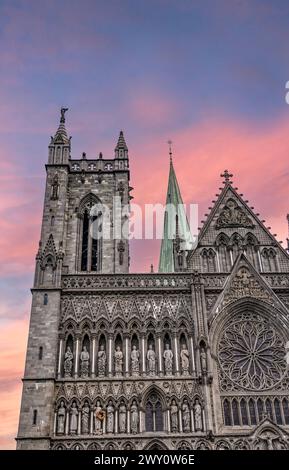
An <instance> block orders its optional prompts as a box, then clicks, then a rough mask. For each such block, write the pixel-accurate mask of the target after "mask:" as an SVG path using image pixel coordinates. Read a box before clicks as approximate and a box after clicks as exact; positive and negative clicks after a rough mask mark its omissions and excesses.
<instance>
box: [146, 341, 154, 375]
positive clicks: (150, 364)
mask: <svg viewBox="0 0 289 470" xmlns="http://www.w3.org/2000/svg"><path fill="white" fill-rule="evenodd" d="M147 361H148V373H149V375H155V373H156V353H155V351H154V350H153V345H152V344H149V349H148V352H147Z"/></svg>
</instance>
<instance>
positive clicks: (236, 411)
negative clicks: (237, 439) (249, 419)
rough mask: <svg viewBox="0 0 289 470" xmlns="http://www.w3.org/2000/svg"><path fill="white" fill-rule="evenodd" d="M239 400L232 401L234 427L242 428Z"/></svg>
mask: <svg viewBox="0 0 289 470" xmlns="http://www.w3.org/2000/svg"><path fill="white" fill-rule="evenodd" d="M238 408H239V407H238V402H237V400H235V399H234V400H233V401H232V411H233V421H234V426H240V418H239V409H238Z"/></svg>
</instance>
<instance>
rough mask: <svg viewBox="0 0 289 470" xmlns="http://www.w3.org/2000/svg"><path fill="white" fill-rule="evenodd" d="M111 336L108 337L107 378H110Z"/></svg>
mask: <svg viewBox="0 0 289 470" xmlns="http://www.w3.org/2000/svg"><path fill="white" fill-rule="evenodd" d="M112 338H113V337H112V334H110V335H109V337H108V376H109V377H111V376H112V354H113V351H112Z"/></svg>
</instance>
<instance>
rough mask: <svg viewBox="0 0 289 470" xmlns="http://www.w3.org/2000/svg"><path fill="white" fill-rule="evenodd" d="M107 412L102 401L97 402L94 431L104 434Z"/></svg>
mask: <svg viewBox="0 0 289 470" xmlns="http://www.w3.org/2000/svg"><path fill="white" fill-rule="evenodd" d="M104 416H105V413H104V411H103V409H102V407H101V404H100V401H97V402H96V407H95V411H94V433H95V434H102V423H103V420H104Z"/></svg>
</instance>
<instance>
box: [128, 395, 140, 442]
mask: <svg viewBox="0 0 289 470" xmlns="http://www.w3.org/2000/svg"><path fill="white" fill-rule="evenodd" d="M138 422H139V415H138V407H137V403H136V401H135V400H134V401H133V402H132V405H131V408H130V429H131V432H132V434H137V432H138Z"/></svg>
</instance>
